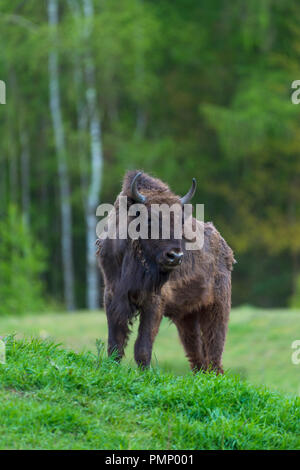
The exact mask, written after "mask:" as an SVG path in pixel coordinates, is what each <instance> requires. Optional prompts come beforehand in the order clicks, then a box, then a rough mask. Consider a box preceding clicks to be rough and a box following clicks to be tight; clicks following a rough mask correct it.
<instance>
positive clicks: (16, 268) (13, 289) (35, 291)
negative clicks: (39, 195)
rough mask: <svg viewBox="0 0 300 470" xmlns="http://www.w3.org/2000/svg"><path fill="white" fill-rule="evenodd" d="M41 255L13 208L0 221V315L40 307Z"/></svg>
mask: <svg viewBox="0 0 300 470" xmlns="http://www.w3.org/2000/svg"><path fill="white" fill-rule="evenodd" d="M44 260H45V252H44V249H43V248H42V247H41V245H40V244H39V243H37V241H36V240H34V239H33V237H32V235H31V233H30V231H29V229H28V227H27V226H26V224H25V223H24V222H23V220H22V217H21V216H20V214H19V213H18V210H17V209H16V207H15V206H12V205H11V206H10V207H9V209H8V212H7V215H6V217H3V218H2V219H1V220H0V315H5V314H21V313H26V312H35V311H39V310H41V309H42V308H43V307H44V301H43V282H42V279H41V276H42V273H43V270H44V266H45V264H44Z"/></svg>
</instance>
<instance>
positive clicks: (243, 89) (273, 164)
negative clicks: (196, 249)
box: [0, 0, 300, 307]
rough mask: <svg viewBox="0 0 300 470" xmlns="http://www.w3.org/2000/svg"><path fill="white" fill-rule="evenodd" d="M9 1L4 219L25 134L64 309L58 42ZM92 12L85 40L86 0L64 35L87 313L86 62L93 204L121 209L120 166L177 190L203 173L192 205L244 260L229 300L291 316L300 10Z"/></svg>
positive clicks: (66, 110)
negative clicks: (98, 182) (92, 116)
mask: <svg viewBox="0 0 300 470" xmlns="http://www.w3.org/2000/svg"><path fill="white" fill-rule="evenodd" d="M13 3H14V2H11V1H8V0H3V1H2V12H3V13H2V15H1V18H0V40H1V43H3V44H5V50H3V51H2V54H1V56H0V70H1V74H2V75H1V77H0V79H1V80H4V81H5V82H6V85H7V104H6V105H5V106H1V108H0V142H1V144H0V147H1V152H0V194H1V196H0V210H1V212H3V213H4V212H5V211H6V210H7V207H8V205H9V204H10V203H11V202H14V203H15V204H16V205H17V206H21V205H22V194H21V193H22V190H23V182H22V171H21V161H20V160H21V156H22V152H23V147H22V135H23V134H24V133H25V134H26V135H27V140H28V142H29V154H30V210H29V212H30V216H31V224H32V227H31V229H32V231H33V233H35V234H36V235H37V237H38V238H39V239H42V240H43V244H44V245H45V246H47V247H48V249H49V252H51V255H52V259H53V260H55V262H53V263H49V264H48V265H47V266H46V290H47V293H48V294H49V295H51V296H53V297H55V299H56V300H58V301H60V300H61V297H62V285H63V282H62V274H61V270H57V265H61V252H60V241H61V229H60V225H59V222H58V221H59V214H60V207H59V202H60V201H59V197H58V194H59V188H58V178H57V161H56V156H55V152H54V137H53V129H52V123H51V117H50V112H49V90H48V88H49V75H48V56H49V50H50V49H51V47H52V46H53V41H54V36H53V35H52V31H51V30H50V29H49V27H48V19H47V8H46V4H47V2H46V3H45V2H36V3H35V5H34V6H33V3H32V4H31V3H30V2H23V3H21V4H20V5H18V7H17V8H16V7H15V6H14V4H13ZM76 5H77V6H79V12H80V11H81V15H80V13H79V15H78V14H77V13H76V11H77V12H78V10H76V8H75V6H76ZM93 5H94V16H93V18H91V36H90V39H89V40H88V41H87V39H86V36H85V34H84V31H85V19H84V15H83V9H82V6H83V3H82V0H72V1H68V2H61V5H60V8H59V25H58V36H57V39H55V47H56V48H57V51H58V61H59V67H60V88H61V90H60V91H61V93H60V98H61V107H62V119H63V126H64V132H65V140H66V152H67V161H68V170H69V174H70V186H71V194H72V200H71V203H72V213H73V226H72V237H73V244H74V251H75V253H76V257H75V256H74V265H75V278H76V292H77V297H78V298H77V301H78V305H79V306H81V307H84V306H85V300H84V299H85V282H86V281H85V275H86V266H85V259H86V258H85V223H84V216H85V214H84V211H85V206H84V200H85V198H86V190H87V184H86V182H87V181H88V180H89V174H90V164H89V154H90V135H89V128H88V125H87V121H86V118H87V106H86V91H87V88H88V84H87V82H86V79H85V66H86V65H87V62H88V61H89V59H91V60H92V61H93V64H94V68H95V81H96V93H97V100H98V101H97V102H98V107H99V115H100V117H101V125H102V139H103V142H102V144H103V155H104V171H103V178H102V179H103V187H102V190H101V195H100V200H99V203H100V202H111V201H113V200H114V199H115V196H116V194H117V193H118V192H119V190H120V182H121V179H122V177H123V174H124V172H125V171H126V170H127V169H132V168H142V169H144V170H145V171H150V172H153V173H154V174H155V175H157V176H159V177H160V178H162V179H163V180H165V181H167V182H168V183H169V184H170V186H171V187H172V189H174V191H175V192H176V193H178V194H180V193H184V192H186V190H187V188H188V187H189V185H190V182H191V178H192V177H193V176H195V177H196V178H197V180H198V189H197V194H196V196H195V199H194V202H195V203H197V202H199V203H204V204H205V218H206V220H213V222H214V223H215V225H216V226H217V228H218V229H219V230H220V231H221V233H222V234H223V235H224V236H225V238H226V239H227V240H228V242H229V243H230V244H231V245H232V248H233V249H234V251H235V252H236V258H237V260H238V264H237V265H236V266H235V271H234V284H233V285H234V296H233V303H234V304H240V303H245V302H246V303H251V304H256V305H262V306H269V307H270V306H277V305H280V306H285V305H287V303H288V301H289V299H290V296H291V292H292V289H293V285H294V283H295V277H296V276H297V275H299V268H297V266H299V253H300V222H299V221H300V212H299V211H300V200H299V198H300V192H299V181H300V180H299V178H300V176H299V175H300V159H299V137H298V134H299V113H300V111H299V106H295V105H293V104H292V103H291V100H290V94H291V83H292V81H294V80H296V79H299V76H298V74H299V57H300V50H299V38H300V27H299V24H300V6H299V3H298V2H296V1H295V0H292V1H291V2H286V1H284V0H252V2H248V3H247V4H245V2H244V1H243V0H237V1H235V2H234V4H232V3H229V2H225V1H224V0H211V1H206V2H201V4H200V3H199V2H196V1H195V0H186V1H184V2H183V1H182V0H172V1H170V0H166V1H163V2H162V1H161V2H153V1H150V0H144V1H136V0H123V1H122V2H117V1H110V2H107V1H103V0H101V1H97V2H96V1H94V2H93ZM80 106H82V109H83V114H82V120H81V121H80V119H79V117H78V108H80ZM49 226H51V227H53V230H49ZM262 258H263V260H262ZM292 263H293V264H294V265H295V269H291V264H292ZM274 273H279V274H278V276H279V275H280V281H278V282H280V295H279V293H277V292H278V291H277V289H274V288H271V287H270V285H271V284H272V285H273V284H274V282H275V281H274V280H273V278H274ZM282 280H283V281H282Z"/></svg>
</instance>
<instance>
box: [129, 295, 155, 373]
mask: <svg viewBox="0 0 300 470" xmlns="http://www.w3.org/2000/svg"><path fill="white" fill-rule="evenodd" d="M161 319H162V312H161V308H160V305H159V301H158V300H157V301H154V302H153V303H151V304H149V305H147V306H144V307H143V309H142V311H141V312H140V325H139V331H138V337H137V340H136V342H135V345H134V358H135V360H136V363H137V364H138V366H140V367H142V368H145V367H149V365H150V362H151V356H152V347H153V343H154V340H155V337H156V335H157V333H158V330H159V325H160V322H161Z"/></svg>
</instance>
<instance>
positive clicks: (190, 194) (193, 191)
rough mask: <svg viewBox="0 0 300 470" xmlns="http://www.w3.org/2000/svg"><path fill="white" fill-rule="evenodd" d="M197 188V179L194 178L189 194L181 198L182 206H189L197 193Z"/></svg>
mask: <svg viewBox="0 0 300 470" xmlns="http://www.w3.org/2000/svg"><path fill="white" fill-rule="evenodd" d="M196 187H197V183H196V180H195V178H193V183H192V186H191V187H190V189H189V192H188V193H186V195H185V196H183V197H181V198H180V202H181V204H182V205H184V204H188V203H189V202H190V200H191V199H192V197H193V196H194V194H195V192H196Z"/></svg>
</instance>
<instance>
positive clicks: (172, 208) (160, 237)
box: [130, 172, 196, 273]
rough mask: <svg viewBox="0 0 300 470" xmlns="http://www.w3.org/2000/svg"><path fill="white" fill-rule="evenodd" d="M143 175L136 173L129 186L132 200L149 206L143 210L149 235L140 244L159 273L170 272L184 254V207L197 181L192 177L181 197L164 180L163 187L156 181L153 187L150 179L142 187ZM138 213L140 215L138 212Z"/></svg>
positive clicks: (192, 194) (179, 262) (143, 205)
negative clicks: (186, 191) (188, 186)
mask: <svg viewBox="0 0 300 470" xmlns="http://www.w3.org/2000/svg"><path fill="white" fill-rule="evenodd" d="M141 176H142V173H141V172H139V173H137V174H136V175H135V176H134V178H133V179H132V182H131V186H130V196H131V200H132V202H133V203H137V204H141V205H142V208H143V209H144V208H145V209H146V211H143V212H144V213H145V214H146V220H145V223H146V225H147V237H141V238H140V240H139V243H140V247H141V250H142V253H143V256H144V258H145V259H146V260H148V261H149V262H151V263H152V265H154V266H156V267H158V268H159V271H160V272H163V273H168V272H171V271H172V270H173V269H175V268H176V267H178V266H179V265H180V264H181V262H182V259H183V256H184V249H183V240H182V236H180V235H179V231H180V230H181V235H182V229H183V223H184V211H183V207H184V205H185V204H188V203H189V201H190V200H191V199H192V197H193V196H194V194H195V191H196V180H195V178H193V182H192V186H191V188H190V189H189V191H188V193H187V194H186V195H185V196H183V197H181V198H180V197H178V196H176V195H175V194H174V193H172V192H171V191H170V190H169V188H168V187H167V186H166V185H164V184H163V183H161V182H159V183H160V184H161V186H160V185H159V184H158V185H157V186H155V184H154V187H153V186H151V183H149V182H148V184H145V186H143V181H141V179H142V178H141ZM155 181H157V180H155ZM168 209H169V210H168ZM136 215H137V216H139V215H140V214H139V211H137V214H136ZM153 234H154V236H153Z"/></svg>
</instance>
